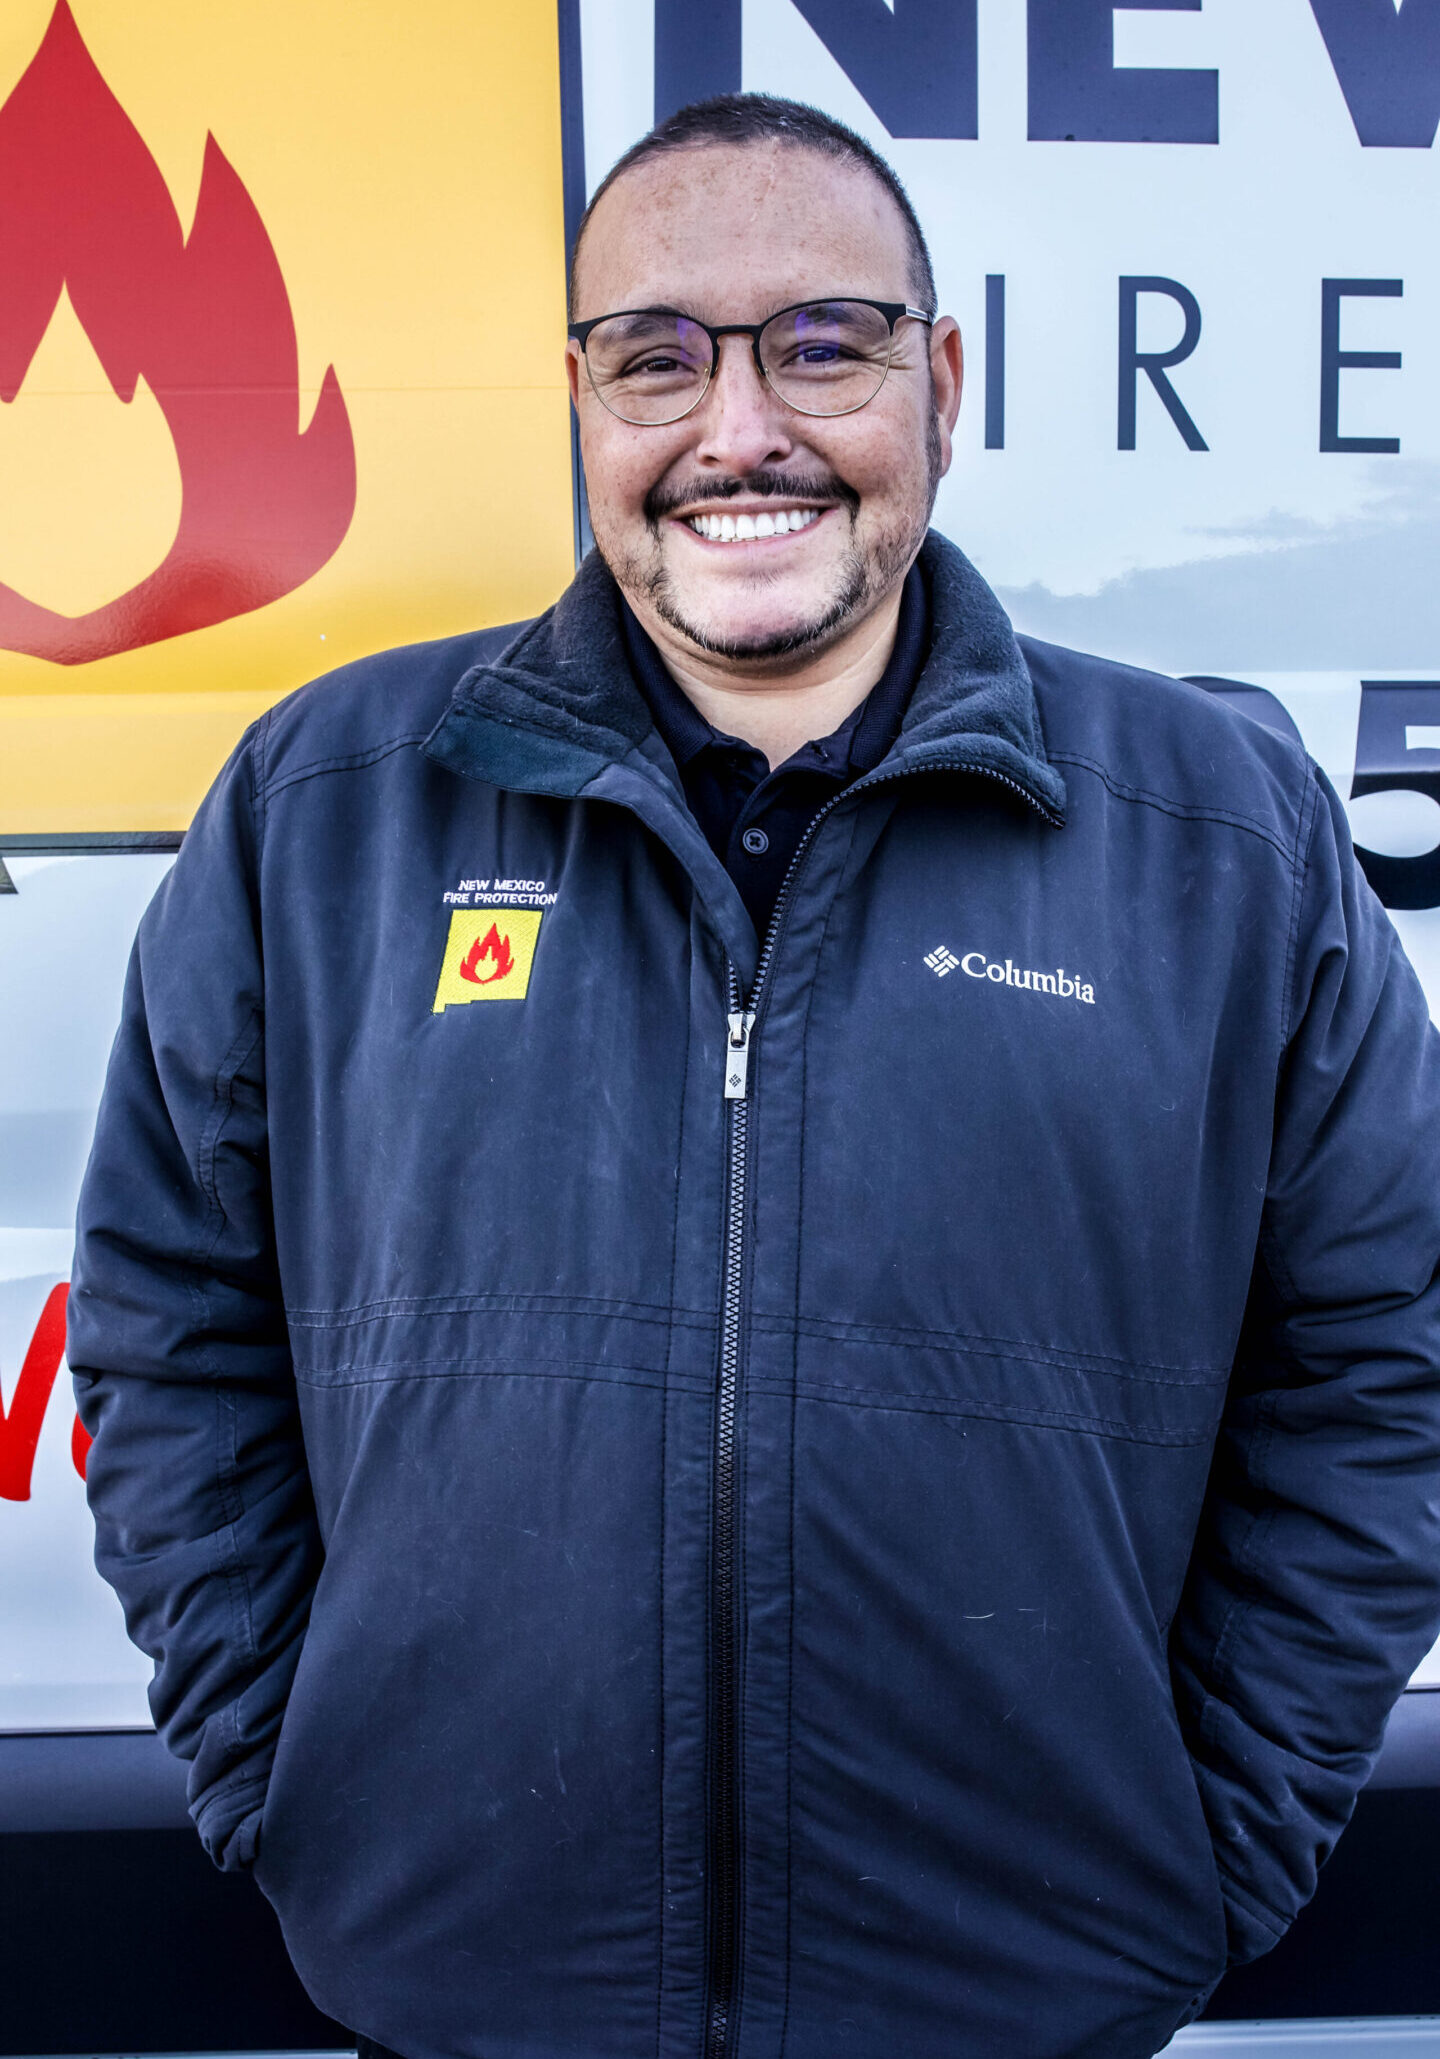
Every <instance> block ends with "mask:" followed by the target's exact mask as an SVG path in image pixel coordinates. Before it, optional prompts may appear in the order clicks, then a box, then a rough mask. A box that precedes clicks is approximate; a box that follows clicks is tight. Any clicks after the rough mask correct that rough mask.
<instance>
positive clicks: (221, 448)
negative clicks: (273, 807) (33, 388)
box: [0, 0, 355, 665]
mask: <svg viewBox="0 0 1440 2059" xmlns="http://www.w3.org/2000/svg"><path fill="white" fill-rule="evenodd" d="M0 195H3V196H4V205H3V207H0V401H11V400H13V399H14V398H15V395H16V394H17V393H18V392H19V390H20V386H21V382H22V381H23V380H24V377H25V374H26V372H27V371H28V370H29V367H30V361H31V359H32V358H33V357H34V355H35V352H36V350H37V349H38V348H39V344H40V340H41V338H42V337H43V335H44V334H45V330H46V328H47V327H48V326H49V322H50V318H51V316H52V315H53V313H54V311H55V306H56V303H57V301H58V300H59V297H60V289H61V287H62V285H64V286H68V288H69V290H70V299H71V303H72V305H73V306H74V309H75V312H76V314H77V316H78V317H79V319H80V322H81V324H82V326H83V327H84V329H85V331H86V334H87V335H88V336H89V338H90V341H91V344H92V345H93V346H94V349H95V353H96V355H97V356H98V357H99V359H100V362H101V364H102V365H103V366H104V368H105V372H106V375H107V377H108V378H109V380H110V383H111V385H112V386H113V387H114V389H115V391H116V393H117V394H118V395H119V397H120V399H121V400H126V401H128V400H130V399H132V398H133V396H134V392H135V382H136V380H137V378H138V377H139V375H140V374H141V373H142V372H143V373H144V375H145V377H146V379H147V380H148V382H149V384H150V387H151V389H152V390H153V392H154V394H155V397H156V399H157V400H158V401H159V403H160V407H161V409H162V411H163V413H164V416H165V420H166V422H167V423H168V424H169V427H170V433H171V435H172V437H173V438H174V440H175V452H176V456H177V458H178V460H179V465H180V478H181V488H182V495H181V513H180V528H179V532H178V534H177V535H176V538H175V541H174V543H173V545H172V546H171V548H170V551H169V552H168V554H167V555H166V557H165V559H164V560H163V562H162V563H161V564H160V565H158V566H157V567H156V569H155V570H154V571H153V572H152V573H151V574H150V576H149V577H148V578H147V579H144V580H142V581H141V583H140V584H139V585H138V586H133V587H131V589H130V591H129V592H128V593H124V594H121V595H120V597H119V598H118V599H117V600H113V601H110V602H108V603H107V604H106V605H105V606H104V607H102V608H96V609H94V610H93V611H92V612H91V613H90V614H88V615H80V616H69V615H61V614H56V613H54V612H53V611H52V610H51V609H49V608H42V607H37V606H36V605H35V604H34V602H32V601H27V600H26V599H25V598H24V597H23V595H21V594H18V593H16V592H15V591H14V589H13V588H11V587H8V586H5V585H3V584H0V648H3V649H6V650H12V651H23V652H25V653H26V654H27V655H28V656H31V657H37V658H49V659H51V660H53V661H54V662H56V663H58V664H62V665H80V664H86V663H88V662H89V661H90V660H91V659H94V658H104V657H108V656H110V655H111V654H112V653H114V652H116V651H126V650H134V649H136V648H137V647H138V646H139V645H141V644H147V643H159V642H160V641H162V640H163V639H164V638H165V637H169V636H181V635H183V634H184V633H185V632H186V631H187V630H190V629H204V628H206V627H208V626H209V625H210V624H211V623H213V622H223V621H225V620H226V619H227V618H228V617H229V616H232V615H244V614H248V613H249V612H250V611H251V610H252V609H254V608H263V607H265V606H267V605H268V603H269V602H271V601H273V600H278V599H279V598H280V596H281V595H282V594H286V593H290V592H292V591H293V590H294V588H296V587H297V586H300V585H302V584H303V583H304V581H305V580H307V579H309V578H311V577H312V576H313V575H314V574H315V573H316V572H318V571H319V569H320V567H321V566H322V565H323V564H324V563H325V562H326V560H327V559H329V558H330V557H332V556H333V555H334V553H335V551H336V550H337V549H338V547H339V544H340V540H341V538H342V537H343V536H344V534H345V532H346V530H347V529H348V528H349V526H350V517H351V515H352V514H353V513H354V510H355V446H354V442H353V440H352V438H351V434H350V420H349V416H348V415H347V413H346V411H345V402H344V399H343V397H342V396H341V392H340V387H339V383H338V381H337V380H336V377H335V370H334V367H333V366H331V367H330V369H329V370H328V371H327V372H326V374H325V379H324V384H323V385H322V387H321V391H320V399H319V402H318V404H317V406H316V409H315V414H314V418H313V419H312V421H311V423H310V426H309V428H308V429H306V430H305V431H304V433H303V434H302V433H301V432H300V426H299V423H300V390H299V360H298V355H297V351H296V344H295V323H294V319H293V317H292V315H291V312H290V301H289V297H288V295H287V294H286V291H285V281H284V279H283V278H282V277H281V274H280V266H279V264H278V262H277V260H276V257H275V252H274V250H273V249H272V247H271V244H270V239H269V237H268V236H267V235H266V233H265V226H264V223H263V222H262V221H261V219H260V217H259V215H258V214H257V212H256V210H255V204H254V202H253V201H252V200H251V198H250V196H249V194H248V193H247V192H246V190H245V188H244V186H242V185H241V183H240V180H239V177H238V176H237V174H236V173H235V172H234V170H232V168H231V166H230V164H229V162H228V161H227V159H226V158H225V156H224V153H223V152H222V151H221V149H220V147H219V145H218V144H217V143H216V141H215V139H214V137H213V136H207V138H206V142H205V162H204V168H203V173H202V177H201V181H200V197H199V200H198V203H197V205H196V209H195V221H194V225H193V227H192V228H191V231H190V235H189V239H188V241H187V239H186V238H185V236H184V234H183V232H182V230H181V227H180V218H179V216H178V215H177V214H176V212H175V207H174V203H173V202H172V200H171V198H170V194H169V191H168V189H167V187H166V185H165V181H164V179H163V177H162V176H161V172H160V167H159V166H158V165H157V164H156V162H155V160H154V158H153V157H152V156H151V155H150V152H149V151H148V150H147V148H146V147H145V144H144V143H143V141H142V140H141V138H140V135H139V132H138V131H137V130H136V128H135V127H134V125H133V123H132V122H131V121H130V118H129V116H128V115H127V114H126V113H125V111H124V109H123V108H122V107H121V106H120V103H119V101H118V100H116V98H115V96H114V94H113V93H112V92H111V91H110V88H109V87H108V86H107V85H106V83H105V81H104V79H102V78H101V76H100V73H99V72H98V71H97V69H96V67H95V63H94V60H93V59H92V57H91V55H90V53H89V51H88V50H87V49H86V48H85V45H84V43H83V42H82V41H81V37H80V32H79V30H78V29H77V28H76V26H75V21H74V18H73V16H72V15H71V13H70V9H69V7H68V6H67V5H66V0H58V4H57V6H56V8H55V12H54V14H53V15H52V16H51V18H50V26H49V28H48V29H47V30H46V32H45V37H44V40H43V42H42V43H41V45H40V48H39V50H38V51H37V52H36V54H35V56H34V58H33V59H32V61H31V63H30V66H29V69H28V70H27V71H26V72H25V74H24V76H23V78H22V79H21V80H20V82H19V84H18V85H17V86H16V88H15V90H14V92H13V93H12V94H11V95H10V98H9V99H8V100H7V101H6V102H5V105H4V106H3V108H0Z"/></svg>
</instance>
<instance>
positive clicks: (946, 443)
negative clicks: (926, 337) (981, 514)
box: [930, 315, 965, 472]
mask: <svg viewBox="0 0 1440 2059" xmlns="http://www.w3.org/2000/svg"><path fill="white" fill-rule="evenodd" d="M964 384H965V346H964V344H963V342H962V341H961V338H960V324H959V323H958V322H957V321H956V320H955V318H954V316H953V315H942V316H941V317H940V320H939V321H938V322H937V323H936V324H935V326H934V328H933V329H932V330H931V331H930V385H931V389H932V391H933V393H934V395H935V413H936V416H937V418H938V422H939V428H940V456H941V464H940V469H941V471H942V472H948V471H949V469H950V459H951V456H952V455H953V445H952V440H951V439H952V437H953V435H954V431H955V424H956V422H957V420H958V419H959V415H960V394H961V389H962V388H963V387H964Z"/></svg>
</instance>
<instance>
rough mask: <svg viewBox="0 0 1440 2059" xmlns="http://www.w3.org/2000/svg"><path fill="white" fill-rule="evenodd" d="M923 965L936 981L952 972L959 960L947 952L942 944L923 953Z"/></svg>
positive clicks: (951, 952)
mask: <svg viewBox="0 0 1440 2059" xmlns="http://www.w3.org/2000/svg"><path fill="white" fill-rule="evenodd" d="M925 963H926V964H927V965H928V966H929V968H930V970H931V971H932V972H933V973H934V975H935V977H936V978H937V979H944V977H945V975H946V973H947V972H953V971H954V970H955V968H956V966H957V965H958V964H959V963H960V960H959V959H958V958H957V957H956V956H955V953H954V952H953V951H947V950H946V948H945V946H944V945H943V944H941V945H939V946H938V948H937V949H935V950H933V951H927V952H926V953H925Z"/></svg>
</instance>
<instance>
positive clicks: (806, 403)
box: [585, 300, 890, 425]
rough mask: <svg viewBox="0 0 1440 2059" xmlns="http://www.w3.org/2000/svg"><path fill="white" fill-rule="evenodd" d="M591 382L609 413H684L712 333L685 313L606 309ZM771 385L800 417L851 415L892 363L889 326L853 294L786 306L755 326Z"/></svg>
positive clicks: (704, 377) (658, 418)
mask: <svg viewBox="0 0 1440 2059" xmlns="http://www.w3.org/2000/svg"><path fill="white" fill-rule="evenodd" d="M585 360H586V364H587V366H588V368H589V373H590V380H591V383H592V385H593V386H594V388H595V391H596V393H597V394H598V395H599V397H600V399H601V400H602V401H603V402H604V403H605V406H606V407H607V408H609V409H610V411H611V413H612V414H616V415H619V416H620V417H621V418H622V420H624V421H627V422H638V423H646V424H650V425H657V424H660V423H663V422H675V421H678V420H679V419H680V417H681V416H682V415H684V414H688V412H689V411H690V409H691V408H692V407H694V406H695V404H696V402H697V401H698V400H699V399H700V396H701V395H702V394H703V392H704V391H705V387H706V384H707V382H708V380H709V377H710V373H711V369H712V364H713V353H712V350H711V345H710V338H709V337H708V336H707V335H706V333H705V331H704V330H703V329H702V328H701V327H700V326H699V324H698V323H696V322H692V321H687V319H686V318H685V316H684V315H671V314H630V315H613V316H611V317H610V319H609V320H608V321H604V322H600V323H598V324H597V326H596V327H595V328H593V329H592V330H591V331H590V335H589V339H588V341H587V342H586V345H585ZM760 362H761V364H762V365H763V367H764V370H765V376H766V378H767V379H768V380H769V381H770V384H771V385H772V386H773V387H774V389H775V391H776V392H777V393H778V394H779V395H780V396H781V398H782V399H783V400H786V401H788V402H789V404H790V406H791V407H793V408H795V409H797V410H798V411H799V413H801V414H805V415H848V414H852V413H853V412H854V410H855V409H856V408H860V407H863V406H864V405H865V403H866V401H867V400H871V399H873V398H874V396H875V394H877V393H878V392H879V390H880V387H881V386H882V384H883V383H884V379H885V374H886V371H887V370H888V368H889V364H890V325H889V323H888V322H887V321H886V319H885V317H884V315H882V314H881V313H880V312H879V310H878V309H876V308H873V307H867V306H866V305H865V304H864V302H863V301H858V300H823V301H814V302H812V303H811V304H810V305H809V306H808V307H800V308H787V309H786V310H785V312H784V313H783V314H778V315H775V316H774V317H773V318H772V319H771V320H770V321H768V322H767V323H766V324H765V327H764V328H763V329H762V330H761V331H760Z"/></svg>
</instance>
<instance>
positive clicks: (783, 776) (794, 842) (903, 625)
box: [621, 566, 930, 936]
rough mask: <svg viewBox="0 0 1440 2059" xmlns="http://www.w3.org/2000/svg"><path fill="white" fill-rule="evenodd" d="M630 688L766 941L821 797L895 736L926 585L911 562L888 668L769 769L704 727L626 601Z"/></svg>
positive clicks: (911, 674)
mask: <svg viewBox="0 0 1440 2059" xmlns="http://www.w3.org/2000/svg"><path fill="white" fill-rule="evenodd" d="M621 608H622V611H623V620H624V624H625V636H626V642H627V646H628V649H629V655H630V665H631V669H632V670H633V672H634V674H635V682H636V684H637V686H638V687H639V688H640V691H641V692H642V693H643V694H644V696H645V699H646V701H647V702H648V703H649V706H650V712H651V714H652V715H653V716H654V717H655V727H656V728H657V729H658V730H659V732H660V735H661V737H662V739H663V740H664V743H665V745H666V747H667V749H668V750H669V752H670V755H671V757H672V758H673V759H674V760H675V764H676V768H677V770H678V771H679V774H680V780H681V784H682V785H683V787H684V789H685V798H686V800H687V801H688V802H689V804H690V812H691V813H692V815H693V816H694V817H695V820H696V821H697V822H698V823H699V825H700V827H701V829H702V830H703V831H704V833H705V837H706V840H707V841H708V843H709V845H710V848H711V849H712V850H713V851H714V853H715V855H716V856H717V857H718V858H719V860H720V862H721V863H722V864H723V865H724V867H725V870H726V871H727V872H728V873H729V875H730V877H731V878H732V879H733V880H734V882H735V884H736V886H737V887H738V888H739V889H740V894H741V898H742V899H743V901H744V903H745V906H746V907H747V908H748V909H749V911H750V919H751V921H752V922H753V923H754V925H755V928H756V931H757V933H758V934H759V935H761V936H763V935H764V933H765V930H766V928H767V927H768V926H769V921H770V914H771V911H772V909H773V908H774V906H775V900H776V897H777V895H778V894H779V892H780V888H781V885H782V883H783V881H784V878H785V874H786V873H787V871H788V870H789V868H790V861H791V859H792V858H793V857H794V856H795V852H796V849H797V847H798V846H799V843H800V840H801V838H802V837H803V836H804V834H805V832H806V830H807V829H808V828H809V827H810V824H811V823H812V822H813V821H814V819H815V817H816V815H818V814H819V812H820V810H821V809H822V808H823V807H824V806H825V804H826V802H827V801H830V800H833V799H834V797H835V795H836V794H837V793H841V792H843V790H844V789H845V788H846V787H847V786H849V785H850V783H851V782H852V780H856V779H858V778H859V777H860V775H861V774H862V773H864V772H871V771H873V770H874V768H875V767H876V766H877V765H878V764H879V763H880V760H881V759H882V758H883V757H884V756H885V754H886V753H887V751H888V750H889V749H890V746H891V745H892V744H893V743H894V741H895V738H896V737H897V736H898V735H899V733H900V724H901V721H902V719H903V718H904V714H905V709H906V707H907V705H908V704H909V700H910V694H911V691H912V689H913V687H914V685H915V681H916V680H917V679H918V678H919V676H920V671H921V667H922V666H923V665H924V663H925V658H926V655H927V652H928V650H929V644H930V621H929V607H928V604H927V601H926V596H925V587H924V582H923V581H922V579H921V577H920V574H919V572H918V570H916V568H915V567H914V566H912V567H911V568H910V571H909V573H908V574H907V576H906V579H905V584H904V586H903V588H902V589H901V594H900V620H899V624H898V626H897V629H896V633H895V648H894V650H893V651H892V652H891V654H890V662H889V664H888V665H887V666H886V667H885V670H884V672H883V673H882V674H881V676H880V678H879V679H878V680H877V682H876V683H875V685H874V686H873V687H872V688H871V689H870V692H869V693H868V694H867V695H866V697H865V699H864V700H863V701H862V702H861V703H860V705H859V707H858V708H856V709H854V710H853V711H852V713H851V714H849V715H847V716H846V718H845V720H844V721H843V722H842V723H841V724H840V727H839V728H838V729H837V730H836V731H835V732H834V734H833V735H831V736H827V737H823V738H821V740H820V741H819V742H818V743H808V744H802V745H801V747H800V749H799V750H798V751H796V752H795V753H794V755H793V756H791V757H789V758H787V759H786V760H785V762H784V764H783V765H777V766H776V767H775V769H774V771H773V772H772V771H771V770H770V769H769V767H768V765H767V764H766V761H765V758H764V756H763V754H762V753H761V752H759V751H757V750H756V749H755V747H754V745H753V744H747V743H742V742H741V740H740V739H739V737H735V736H726V735H725V734H724V733H723V731H721V730H718V729H716V728H715V727H714V725H713V724H712V723H709V722H707V721H706V719H705V717H704V716H703V715H702V714H701V713H700V710H699V709H698V708H697V707H696V706H695V704H694V702H693V701H692V700H690V698H689V697H688V695H686V694H685V693H684V692H683V691H682V689H681V688H680V687H679V686H677V684H676V683H675V681H674V680H673V679H672V678H671V676H670V674H669V673H668V672H667V671H666V669H665V666H664V664H663V663H662V661H661V658H660V653H659V652H658V651H657V650H656V648H655V646H654V644H653V643H652V642H651V641H650V638H649V637H648V636H647V635H646V634H645V631H644V630H643V629H642V628H641V627H640V624H639V622H638V621H637V620H636V619H635V616H634V615H633V614H632V613H631V611H630V609H629V607H628V606H627V605H626V604H625V602H624V601H623V600H622V602H621Z"/></svg>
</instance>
